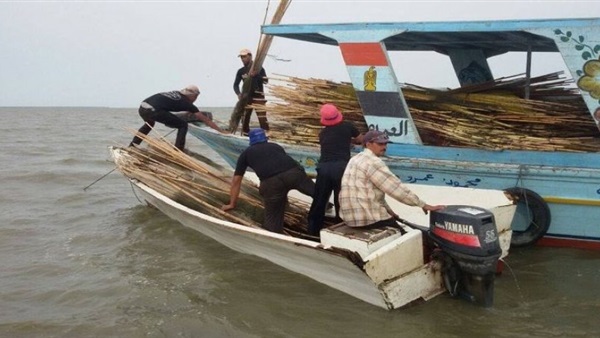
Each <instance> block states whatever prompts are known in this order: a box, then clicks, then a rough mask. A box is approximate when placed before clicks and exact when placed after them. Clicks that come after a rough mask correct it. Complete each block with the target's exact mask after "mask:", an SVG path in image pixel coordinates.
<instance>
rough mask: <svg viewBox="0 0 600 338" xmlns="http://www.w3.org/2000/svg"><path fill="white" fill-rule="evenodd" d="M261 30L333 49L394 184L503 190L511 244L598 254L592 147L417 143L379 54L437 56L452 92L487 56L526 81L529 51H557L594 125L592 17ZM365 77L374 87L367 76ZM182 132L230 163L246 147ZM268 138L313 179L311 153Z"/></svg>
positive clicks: (598, 198)
mask: <svg viewBox="0 0 600 338" xmlns="http://www.w3.org/2000/svg"><path fill="white" fill-rule="evenodd" d="M262 32H263V33H264V34H266V35H271V36H276V37H282V38H288V39H295V40H300V41H307V42H310V43H317V44H325V45H331V46H334V47H337V48H339V49H340V51H341V55H342V59H343V61H344V62H345V64H346V67H347V71H348V74H349V76H350V79H351V82H352V85H353V87H354V89H355V91H356V96H357V98H358V101H359V103H360V106H361V108H362V111H363V114H364V118H365V120H366V123H367V125H368V126H369V127H370V128H373V129H379V130H385V131H386V132H388V134H389V136H390V139H391V140H392V141H393V143H392V144H390V145H389V146H388V150H387V155H388V158H387V159H386V161H387V164H388V165H389V166H390V168H391V169H392V171H393V172H394V173H395V174H397V175H398V176H399V177H400V178H401V179H402V180H403V181H404V182H407V183H420V184H428V185H437V186H455V187H474V188H487V189H502V190H506V191H507V192H510V193H511V194H512V195H513V196H514V198H515V201H516V203H517V204H518V209H517V216H516V217H515V220H514V221H513V224H512V228H513V240H512V241H513V245H529V244H532V243H535V242H536V241H537V242H538V243H539V244H545V245H553V246H571V247H581V248H593V249H600V224H599V221H598V220H599V219H600V153H599V152H598V151H596V150H591V151H585V152H567V151H558V150H557V151H539V150H529V149H523V150H488V149H477V148H468V147H449V146H431V145H424V144H423V142H422V140H421V136H420V134H419V130H418V129H417V127H416V126H415V123H414V119H413V117H412V116H411V113H410V109H409V106H408V105H407V103H406V100H405V97H404V95H403V90H402V86H401V85H400V84H399V81H398V80H399V79H398V78H397V76H396V72H395V71H394V69H393V67H392V64H391V63H390V56H389V53H390V52H411V51H435V52H438V53H441V54H444V55H447V56H448V58H449V60H450V61H451V63H452V66H453V67H454V72H455V74H456V76H457V78H458V80H459V82H460V84H461V86H467V85H472V84H477V83H481V82H483V81H489V80H490V79H491V78H492V74H491V71H490V66H489V64H488V58H490V57H492V56H496V55H500V54H503V53H507V52H524V53H526V55H527V64H526V65H525V66H526V67H524V68H526V76H527V77H528V78H529V77H530V68H531V67H530V66H531V60H532V57H531V55H532V53H535V52H552V53H559V54H560V55H561V56H562V58H563V60H564V62H565V64H566V66H567V68H568V70H569V72H570V74H571V76H572V77H573V79H574V80H575V82H576V83H577V86H578V89H579V93H580V95H581V97H582V99H583V100H584V101H585V106H587V109H588V110H589V113H590V115H591V116H592V119H591V120H590V123H591V124H593V123H597V124H598V125H600V101H599V100H600V79H599V75H600V60H599V55H600V19H597V18H590V19H556V20H518V21H475V22H458V21H457V22H403V23H347V24H290V25H266V26H263V27H262ZM417 66H420V65H417ZM373 71H376V83H375V82H374V79H373V76H369V74H371V75H374V73H373ZM375 84H376V85H375ZM594 127H595V126H594ZM190 132H191V133H192V134H193V135H195V136H196V137H198V138H200V139H201V140H203V141H205V142H206V143H207V144H209V145H210V146H212V147H213V148H215V149H218V152H219V153H220V154H221V155H223V157H224V158H225V159H226V160H227V161H228V162H230V163H231V164H233V163H235V160H236V159H237V156H238V154H239V153H241V151H242V150H243V149H244V148H245V147H246V145H245V142H243V140H242V139H240V138H238V137H233V136H224V135H220V134H216V133H213V132H210V131H208V130H207V129H205V128H196V127H193V128H191V130H190ZM599 137H600V132H599V133H598V134H597V135H595V136H594V137H593V140H591V141H590V142H592V141H593V142H595V143H594V144H598V143H597V141H598V138H599ZM274 141H277V142H278V143H280V144H282V145H283V146H284V147H285V148H286V150H287V151H288V153H290V155H292V156H293V157H294V158H296V159H297V160H298V161H299V162H300V163H302V164H303V165H304V167H305V168H307V170H308V171H311V172H313V173H314V169H315V167H316V165H317V163H318V158H319V149H318V147H314V146H313V147H309V146H306V147H304V146H297V145H291V144H286V142H285V140H274ZM538 240H539V241H538Z"/></svg>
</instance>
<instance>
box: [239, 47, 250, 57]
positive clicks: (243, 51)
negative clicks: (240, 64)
mask: <svg viewBox="0 0 600 338" xmlns="http://www.w3.org/2000/svg"><path fill="white" fill-rule="evenodd" d="M248 54H252V52H251V51H250V49H246V48H244V49H242V50H241V51H240V54H239V55H238V56H246V55H248Z"/></svg>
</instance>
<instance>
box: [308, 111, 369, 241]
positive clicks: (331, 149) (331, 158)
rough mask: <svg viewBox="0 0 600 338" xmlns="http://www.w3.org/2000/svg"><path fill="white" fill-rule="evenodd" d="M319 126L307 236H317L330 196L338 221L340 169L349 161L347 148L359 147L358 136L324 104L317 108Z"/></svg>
mask: <svg viewBox="0 0 600 338" xmlns="http://www.w3.org/2000/svg"><path fill="white" fill-rule="evenodd" d="M320 112H321V124H322V125H323V126H325V128H323V129H321V132H320V133H319V144H320V145H321V157H320V158H319V164H318V166H317V183H316V185H315V195H314V197H313V202H312V205H311V206H310V211H309V212H308V233H309V234H311V235H313V236H319V232H320V231H321V228H323V221H324V217H325V209H326V208H327V203H328V202H329V198H330V197H331V192H333V200H334V206H335V216H336V218H338V219H339V210H340V203H339V193H340V189H341V186H342V176H343V175H344V169H346V165H347V164H348V161H349V160H350V147H351V144H352V143H354V144H362V135H361V134H360V132H359V131H358V129H357V128H356V127H355V126H354V125H353V124H352V123H350V122H347V121H344V118H343V116H342V113H341V112H340V111H339V110H338V108H337V107H336V106H335V105H333V104H331V103H327V104H324V105H323V106H322V107H321V110H320Z"/></svg>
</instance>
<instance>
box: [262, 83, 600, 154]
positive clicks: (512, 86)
mask: <svg viewBox="0 0 600 338" xmlns="http://www.w3.org/2000/svg"><path fill="white" fill-rule="evenodd" d="M561 75H562V72H557V73H552V74H548V75H544V76H540V77H535V78H532V79H530V85H529V97H530V98H529V99H524V98H523V95H524V94H523V93H524V88H525V86H526V82H525V78H524V77H523V76H522V75H517V76H513V77H506V78H501V79H498V80H495V81H491V82H489V83H485V84H480V85H474V86H469V87H463V88H459V89H455V90H436V89H429V88H423V87H419V86H416V85H411V84H406V85H403V86H402V93H403V95H404V98H405V100H406V102H407V105H408V107H409V110H410V113H411V115H412V117H413V119H414V122H415V125H416V127H417V130H418V131H419V135H420V136H421V139H422V141H423V143H424V144H426V145H438V146H456V147H474V148H484V149H521V150H540V151H555V150H560V151H570V152H596V151H598V149H600V134H599V132H598V128H597V126H596V123H595V122H594V120H593V118H592V117H591V115H590V114H589V112H588V110H587V107H586V105H585V103H584V102H583V100H582V99H581V96H580V95H579V93H578V91H577V89H575V88H573V87H572V86H570V84H571V82H572V80H567V79H564V77H562V76H561ZM270 79H272V81H271V84H270V85H269V86H268V89H269V92H270V97H269V102H270V103H269V105H268V107H267V109H268V114H269V118H270V120H273V121H274V123H272V124H273V127H272V128H271V137H272V138H273V139H281V140H285V141H286V142H295V143H299V144H316V143H318V133H319V130H320V129H321V125H320V123H319V107H320V105H322V104H324V103H333V104H335V105H337V106H338V108H339V109H340V110H341V111H342V112H343V114H344V118H345V119H346V120H349V121H352V122H353V123H354V124H355V125H356V126H357V128H359V129H360V130H361V131H366V130H367V129H368V127H367V124H366V123H365V120H364V116H363V114H362V110H361V108H360V105H359V103H358V99H357V97H356V93H355V91H354V88H353V87H352V85H351V84H349V83H343V82H342V83H337V82H332V81H327V80H321V79H313V78H310V79H301V78H297V77H290V76H282V75H279V76H275V77H271V78H270Z"/></svg>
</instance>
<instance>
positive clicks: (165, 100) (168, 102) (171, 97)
mask: <svg viewBox="0 0 600 338" xmlns="http://www.w3.org/2000/svg"><path fill="white" fill-rule="evenodd" d="M144 102H146V103H148V104H149V105H151V106H152V107H154V109H155V110H167V111H189V112H193V113H197V112H199V110H198V107H196V106H194V104H193V103H191V102H190V100H188V99H187V98H186V97H185V96H183V95H181V93H180V92H178V91H176V90H175V91H172V92H165V93H158V94H154V95H152V96H150V97H149V98H147V99H145V100H144Z"/></svg>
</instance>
